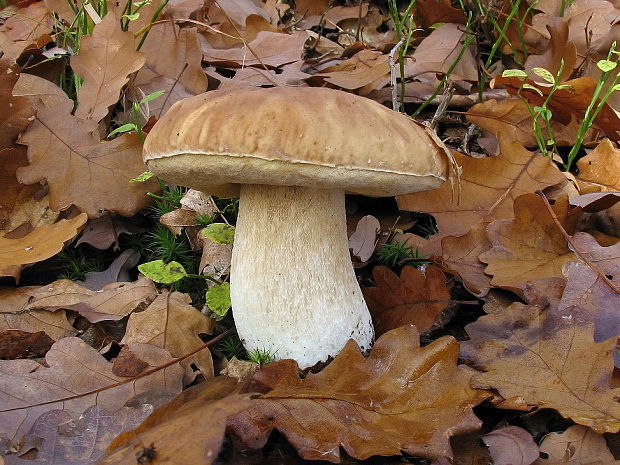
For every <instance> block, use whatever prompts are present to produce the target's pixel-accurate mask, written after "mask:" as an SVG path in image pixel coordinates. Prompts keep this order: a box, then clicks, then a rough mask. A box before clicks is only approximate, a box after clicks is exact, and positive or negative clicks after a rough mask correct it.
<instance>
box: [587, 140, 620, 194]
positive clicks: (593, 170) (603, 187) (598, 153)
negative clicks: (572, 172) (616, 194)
mask: <svg viewBox="0 0 620 465" xmlns="http://www.w3.org/2000/svg"><path fill="white" fill-rule="evenodd" d="M577 168H579V176H578V178H577V180H578V181H580V184H581V182H582V181H585V182H586V183H588V184H593V185H594V186H596V190H597V191H620V150H619V149H617V148H616V147H614V145H613V144H612V143H611V141H610V140H609V139H603V141H602V142H601V143H600V144H599V145H597V146H596V148H595V149H594V150H592V151H591V152H590V153H589V154H588V155H586V156H585V157H583V158H581V159H580V160H579V161H578V162H577ZM588 191H591V190H590V189H589V190H588Z"/></svg>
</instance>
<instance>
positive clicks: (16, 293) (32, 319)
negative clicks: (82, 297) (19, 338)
mask: <svg viewBox="0 0 620 465" xmlns="http://www.w3.org/2000/svg"><path fill="white" fill-rule="evenodd" d="M36 289H38V287H37V286H22V287H17V288H0V331H6V330H18V331H26V332H30V333H36V332H39V331H44V332H45V334H47V335H48V336H49V337H51V338H52V339H53V340H55V341H57V340H58V339H61V338H63V337H67V336H73V335H75V334H76V333H77V330H76V329H75V328H74V327H73V326H71V325H70V324H69V321H68V320H67V315H66V313H65V311H64V310H58V311H55V312H50V311H48V310H32V311H27V312H24V311H22V310H23V308H24V306H25V305H27V304H28V300H29V299H30V296H31V295H32V293H33V292H34V291H35V290H36Z"/></svg>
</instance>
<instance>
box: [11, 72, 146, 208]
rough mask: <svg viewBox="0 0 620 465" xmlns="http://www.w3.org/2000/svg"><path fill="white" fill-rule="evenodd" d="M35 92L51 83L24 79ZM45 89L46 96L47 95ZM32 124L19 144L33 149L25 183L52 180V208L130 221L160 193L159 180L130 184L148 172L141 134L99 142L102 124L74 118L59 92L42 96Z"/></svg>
mask: <svg viewBox="0 0 620 465" xmlns="http://www.w3.org/2000/svg"><path fill="white" fill-rule="evenodd" d="M21 79H24V81H25V82H30V83H31V84H32V86H33V87H34V89H33V90H31V92H32V93H31V94H29V95H32V96H33V97H34V96H36V95H37V91H38V90H39V89H41V88H43V89H45V92H47V91H48V89H49V83H48V84H41V83H40V82H39V81H38V79H40V78H34V77H30V78H25V77H24V75H22V76H21V78H20V81H21ZM43 89H42V91H43ZM33 100H35V101H37V102H38V104H36V107H37V115H36V119H35V121H34V122H33V124H32V125H31V126H30V127H29V128H28V129H27V130H26V131H25V132H23V133H22V134H21V136H20V138H19V143H20V144H24V145H27V146H28V160H29V161H30V165H29V166H25V167H22V168H19V169H18V172H17V175H18V179H19V181H20V182H22V183H24V184H33V183H37V182H39V181H41V180H43V179H46V180H47V183H48V185H49V192H50V205H51V206H52V208H53V209H54V210H62V209H64V208H67V207H68V206H70V205H71V204H73V205H75V206H76V207H78V208H79V209H80V210H81V211H83V212H85V213H88V215H89V216H90V217H91V218H95V217H99V216H102V215H103V214H104V213H106V212H108V211H109V212H115V213H118V214H121V215H125V216H129V215H132V214H134V213H136V212H137V211H139V210H140V209H141V208H143V207H144V206H146V205H147V204H148V202H149V200H148V199H149V197H148V196H147V195H146V192H148V191H149V190H151V191H156V190H157V184H156V183H155V182H154V181H152V180H151V181H147V182H144V183H136V182H134V183H130V182H129V180H130V179H133V178H135V177H136V176H137V175H138V174H140V173H142V172H143V171H145V165H144V163H143V161H142V143H141V141H140V138H139V137H138V136H137V135H136V134H123V135H122V136H120V137H117V138H116V139H114V140H111V141H107V142H100V139H99V136H98V131H97V122H96V121H93V120H82V119H79V118H77V117H75V116H72V115H71V111H72V110H73V101H72V100H71V99H69V98H68V97H67V96H66V95H65V94H64V93H62V91H60V89H58V91H55V93H53V94H49V93H46V94H43V95H39V98H33Z"/></svg>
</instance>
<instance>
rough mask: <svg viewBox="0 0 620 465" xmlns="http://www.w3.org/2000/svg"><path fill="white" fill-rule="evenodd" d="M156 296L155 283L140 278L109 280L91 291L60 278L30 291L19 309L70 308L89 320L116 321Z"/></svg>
mask: <svg viewBox="0 0 620 465" xmlns="http://www.w3.org/2000/svg"><path fill="white" fill-rule="evenodd" d="M155 295H157V291H156V289H155V285H154V283H153V282H152V281H151V280H150V279H148V278H145V277H140V278H139V279H138V280H137V281H135V282H133V283H112V284H108V285H107V286H105V287H104V288H103V289H102V290H100V291H91V290H90V289H87V288H85V287H83V286H80V285H79V284H78V283H75V282H73V281H69V280H67V279H61V280H59V281H54V282H53V283H51V284H48V285H46V286H41V287H40V288H39V289H37V290H36V291H34V292H32V293H31V295H30V298H29V299H28V303H27V304H26V305H25V306H24V307H23V308H22V309H20V310H21V311H30V310H39V309H46V310H52V311H53V310H57V309H64V310H73V311H75V312H78V313H79V314H80V315H82V316H83V317H85V318H86V319H88V321H90V322H91V323H97V322H99V321H103V320H112V321H117V320H120V319H121V318H123V317H125V316H127V315H128V314H130V313H131V312H133V311H134V310H135V309H136V308H138V307H139V306H140V305H143V304H144V303H146V302H148V301H150V300H151V299H152V298H154V297H155Z"/></svg>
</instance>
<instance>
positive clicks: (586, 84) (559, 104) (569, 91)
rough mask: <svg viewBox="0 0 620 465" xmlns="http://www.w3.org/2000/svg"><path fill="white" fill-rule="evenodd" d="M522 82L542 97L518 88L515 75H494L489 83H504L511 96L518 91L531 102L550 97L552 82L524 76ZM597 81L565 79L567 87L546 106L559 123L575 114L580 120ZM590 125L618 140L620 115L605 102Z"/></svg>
mask: <svg viewBox="0 0 620 465" xmlns="http://www.w3.org/2000/svg"><path fill="white" fill-rule="evenodd" d="M525 82H526V83H527V84H528V85H530V86H533V87H535V88H536V89H538V90H539V91H540V92H541V93H542V96H541V95H540V94H538V93H537V92H536V91H534V90H531V89H528V88H523V89H521V91H519V88H520V87H521V84H522V80H521V79H520V78H518V77H503V76H496V77H495V78H493V81H492V82H491V87H492V88H495V87H497V86H505V87H506V89H507V90H508V92H509V93H510V94H511V95H517V92H519V94H520V95H521V96H522V97H523V98H525V99H526V100H527V101H528V102H529V103H530V105H533V106H540V105H543V104H544V102H545V100H547V98H548V97H549V92H550V89H551V85H550V84H549V83H546V82H545V83H539V82H536V81H532V80H531V79H526V80H525ZM596 83H597V81H596V79H594V78H591V77H590V76H584V77H580V78H577V79H572V80H570V81H566V82H564V83H563V84H564V85H567V86H570V87H568V88H561V89H557V90H556V91H555V92H554V93H553V95H551V97H550V98H549V99H548V102H547V107H548V108H549V109H550V110H551V112H552V115H553V116H552V117H553V119H554V120H555V121H559V122H560V123H562V124H569V123H570V122H571V115H575V116H576V117H577V118H578V120H579V121H581V120H582V119H583V115H584V113H585V111H586V109H587V108H588V106H589V105H590V101H591V100H592V95H593V94H594V90H595V88H596ZM592 124H593V126H594V127H597V128H599V129H601V130H602V131H603V132H605V134H606V135H607V137H610V138H612V139H614V140H620V131H619V130H618V128H619V127H620V117H619V116H618V115H617V114H616V112H615V111H614V109H613V108H612V107H611V106H610V105H609V104H608V103H605V104H604V105H603V107H602V109H601V110H600V112H599V113H598V116H597V117H596V118H595V119H594V122H593V123H592Z"/></svg>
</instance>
